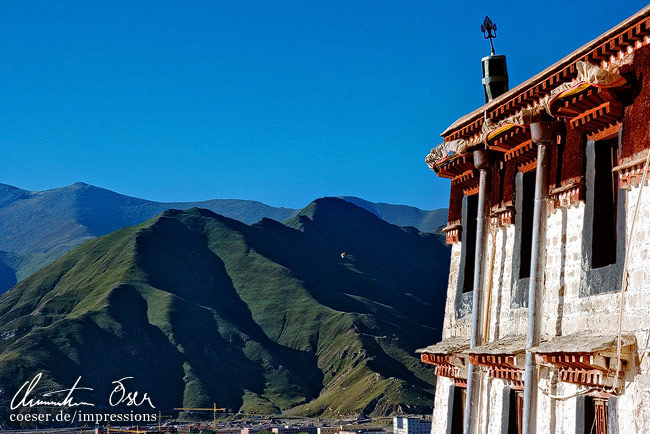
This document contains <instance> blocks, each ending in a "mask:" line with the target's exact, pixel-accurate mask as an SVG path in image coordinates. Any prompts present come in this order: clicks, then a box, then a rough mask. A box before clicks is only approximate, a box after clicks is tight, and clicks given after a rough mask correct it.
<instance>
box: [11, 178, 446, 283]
mask: <svg viewBox="0 0 650 434" xmlns="http://www.w3.org/2000/svg"><path fill="white" fill-rule="evenodd" d="M346 198H347V199H345V200H347V201H349V202H353V201H357V202H359V203H362V204H365V206H366V207H368V208H371V212H373V213H374V214H375V215H377V216H378V217H380V218H385V219H387V220H390V219H391V218H392V219H393V220H395V222H397V223H400V225H406V224H408V225H412V226H421V229H424V231H428V230H429V229H430V230H433V229H434V228H435V227H437V226H439V225H440V224H442V223H441V222H444V221H445V219H446V211H444V210H434V211H423V210H418V209H417V208H413V207H406V206H402V205H389V204H374V203H372V202H368V201H364V200H363V199H359V198H353V197H349V196H347V197H346ZM192 207H200V208H206V209H210V210H212V211H214V212H216V213H218V214H221V215H226V216H228V217H231V218H234V219H236V220H239V221H242V222H244V223H246V224H252V223H255V222H257V221H259V220H261V219H262V218H272V219H274V220H277V221H284V220H286V219H289V218H291V217H292V216H294V215H296V214H297V213H298V212H299V211H300V210H297V209H291V208H282V207H272V206H269V205H266V204H264V203H261V202H258V201H250V200H240V199H211V200H206V201H199V202H155V201H149V200H147V199H140V198H135V197H131V196H126V195H122V194H120V193H116V192H113V191H111V190H107V189H104V188H101V187H95V186H92V185H89V184H86V183H82V182H78V183H75V184H72V185H70V186H67V187H61V188H55V189H50V190H44V191H28V190H23V189H20V188H18V187H14V186H10V185H7V184H0V234H3V236H1V237H0V252H6V255H5V256H2V255H0V293H2V292H4V291H5V290H7V289H9V288H10V287H11V286H13V284H15V283H16V282H18V281H19V280H21V279H23V278H24V277H25V276H27V275H29V273H31V272H33V271H35V270H37V269H39V268H41V267H42V266H44V265H46V264H48V263H50V262H51V261H52V260H54V259H56V258H58V257H59V256H61V255H62V254H63V253H65V252H68V251H70V250H71V249H72V248H74V247H76V246H78V245H79V244H81V243H82V242H84V241H86V240H89V239H91V238H94V237H97V236H100V235H104V234H107V233H110V232H112V231H114V230H117V229H120V228H123V227H127V226H132V225H136V224H139V223H141V222H143V221H146V220H148V219H150V218H152V217H154V216H155V215H158V214H160V213H161V212H163V211H164V210H166V209H188V208H192ZM362 207H363V206H362ZM400 213H403V214H404V216H401V217H400V215H401V214H400ZM420 223H422V224H420ZM422 225H424V226H422ZM7 255H8V256H7Z"/></svg>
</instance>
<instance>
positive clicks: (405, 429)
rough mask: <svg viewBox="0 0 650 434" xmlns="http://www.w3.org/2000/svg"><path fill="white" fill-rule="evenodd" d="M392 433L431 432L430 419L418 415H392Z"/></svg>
mask: <svg viewBox="0 0 650 434" xmlns="http://www.w3.org/2000/svg"><path fill="white" fill-rule="evenodd" d="M393 434H431V421H430V420H425V419H422V418H420V417H407V416H394V417H393Z"/></svg>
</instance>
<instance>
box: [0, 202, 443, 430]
mask: <svg viewBox="0 0 650 434" xmlns="http://www.w3.org/2000/svg"><path fill="white" fill-rule="evenodd" d="M342 252H347V254H346V255H343V256H344V257H342V255H341V253H342ZM448 261H449V251H448V249H447V247H446V246H444V245H442V244H441V243H440V242H439V240H438V238H437V237H436V236H435V235H433V234H424V233H419V232H417V231H416V230H414V229H403V228H399V227H396V226H393V225H390V224H388V223H386V222H384V221H382V220H380V219H378V218H377V217H376V216H374V215H373V214H371V213H369V212H367V211H365V210H363V209H361V208H358V207H356V206H355V205H353V204H351V203H349V202H346V201H343V200H340V199H335V198H326V199H320V200H318V201H316V202H314V203H312V204H311V205H310V206H309V207H307V208H306V209H304V210H303V211H301V212H300V214H299V215H298V216H296V217H295V218H292V219H290V220H289V221H288V222H287V224H286V225H283V224H281V223H278V222H276V221H273V220H270V219H263V220H262V221H260V222H259V223H257V224H254V225H252V226H249V225H246V224H243V223H240V222H238V221H235V220H232V219H229V218H226V217H222V216H219V215H216V214H214V213H212V212H210V211H208V210H202V209H192V210H189V211H174V210H170V211H166V212H164V213H163V214H161V215H159V216H158V217H156V218H154V219H151V220H149V221H147V222H145V223H142V224H140V225H138V226H134V227H129V228H126V229H122V230H119V231H116V232H113V233H111V234H109V235H106V236H103V237H100V238H97V239H93V240H90V241H88V242H86V243H84V244H83V245H81V246H79V247H78V248H76V249H74V250H73V251H71V252H70V253H68V254H66V255H64V256H63V257H61V258H60V259H58V260H57V261H55V262H54V263H52V264H50V265H48V266H46V267H45V268H43V269H42V270H40V271H38V272H36V273H34V274H33V275H31V276H30V277H28V278H27V279H25V280H23V281H21V282H19V283H18V284H17V285H16V286H15V287H14V288H12V289H11V290H10V291H8V292H6V293H5V294H3V295H2V296H0V411H3V410H2V409H5V410H6V408H7V404H8V400H9V399H10V397H11V396H13V394H14V392H15V390H16V388H17V387H18V386H19V385H20V384H22V382H24V381H27V380H29V379H31V378H32V377H33V376H34V375H35V374H36V373H37V372H40V371H42V372H44V373H45V375H46V377H47V379H48V381H49V382H51V383H55V384H57V385H61V386H63V385H66V386H68V387H69V386H70V385H71V384H72V383H73V382H74V380H75V379H76V377H77V376H79V375H81V376H83V379H84V384H85V385H88V386H90V387H93V388H94V389H95V392H94V394H95V395H96V396H107V395H108V392H109V387H110V382H111V381H114V380H116V379H119V378H122V377H125V376H132V377H135V378H134V380H132V381H133V382H134V383H133V384H134V385H137V387H135V388H137V390H142V391H147V392H148V393H149V394H150V396H151V397H152V400H153V401H154V403H155V405H156V406H157V407H159V408H162V409H164V410H168V409H170V408H172V407H177V406H181V405H182V406H209V405H211V404H212V403H213V402H217V403H218V405H222V406H226V407H230V408H233V409H239V410H242V411H245V412H260V413H268V412H271V411H275V410H277V409H281V410H287V409H291V411H292V412H294V413H297V414H304V415H321V414H324V415H356V414H372V415H383V414H388V413H390V412H392V411H396V410H402V411H405V412H409V411H427V410H429V406H430V404H431V402H432V394H433V384H434V379H433V372H432V370H431V369H427V368H426V367H424V366H422V365H421V364H419V363H418V360H417V358H415V357H414V354H413V351H414V350H415V348H417V347H421V346H423V345H426V344H427V343H429V342H431V341H432V340H434V339H435V338H436V337H437V336H439V333H440V328H441V326H442V308H443V304H444V303H442V302H441V300H443V299H444V291H445V288H446V277H445V276H446V274H447V272H448V266H449V262H448ZM99 404H100V403H98V405H99ZM3 417H6V414H4V415H0V420H2V418H3Z"/></svg>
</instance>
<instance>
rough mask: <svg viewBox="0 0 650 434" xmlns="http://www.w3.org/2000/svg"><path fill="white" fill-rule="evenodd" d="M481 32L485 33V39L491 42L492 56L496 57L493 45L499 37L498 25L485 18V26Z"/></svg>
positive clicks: (482, 25) (482, 26)
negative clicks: (494, 40) (493, 41)
mask: <svg viewBox="0 0 650 434" xmlns="http://www.w3.org/2000/svg"><path fill="white" fill-rule="evenodd" d="M481 31H482V32H483V37H484V38H485V39H489V40H490V48H491V50H492V56H494V44H492V39H493V38H496V37H497V25H496V24H494V23H493V22H492V20H491V19H490V17H488V16H487V15H486V16H485V20H483V24H481ZM492 32H494V34H492Z"/></svg>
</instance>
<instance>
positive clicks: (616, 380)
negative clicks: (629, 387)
mask: <svg viewBox="0 0 650 434" xmlns="http://www.w3.org/2000/svg"><path fill="white" fill-rule="evenodd" d="M648 164H650V150H648V155H647V156H646V159H645V165H644V166H643V177H642V178H641V187H640V188H639V195H638V196H637V197H636V205H635V206H634V214H633V216H632V223H631V225H630V232H629V234H628V236H627V242H626V243H625V247H626V249H627V251H626V252H625V260H624V262H623V273H622V274H623V282H622V283H621V297H620V303H619V307H618V334H617V337H616V374H615V375H614V384H613V386H612V388H611V392H616V390H617V389H618V383H619V375H620V373H621V347H622V337H623V336H622V334H623V312H624V308H625V291H627V285H628V278H629V276H628V271H627V264H628V261H629V258H630V252H632V249H631V248H630V247H631V243H632V235H633V234H634V225H635V223H636V218H637V215H638V214H639V205H640V204H641V195H642V194H643V187H644V186H645V182H646V179H647V176H648Z"/></svg>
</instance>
